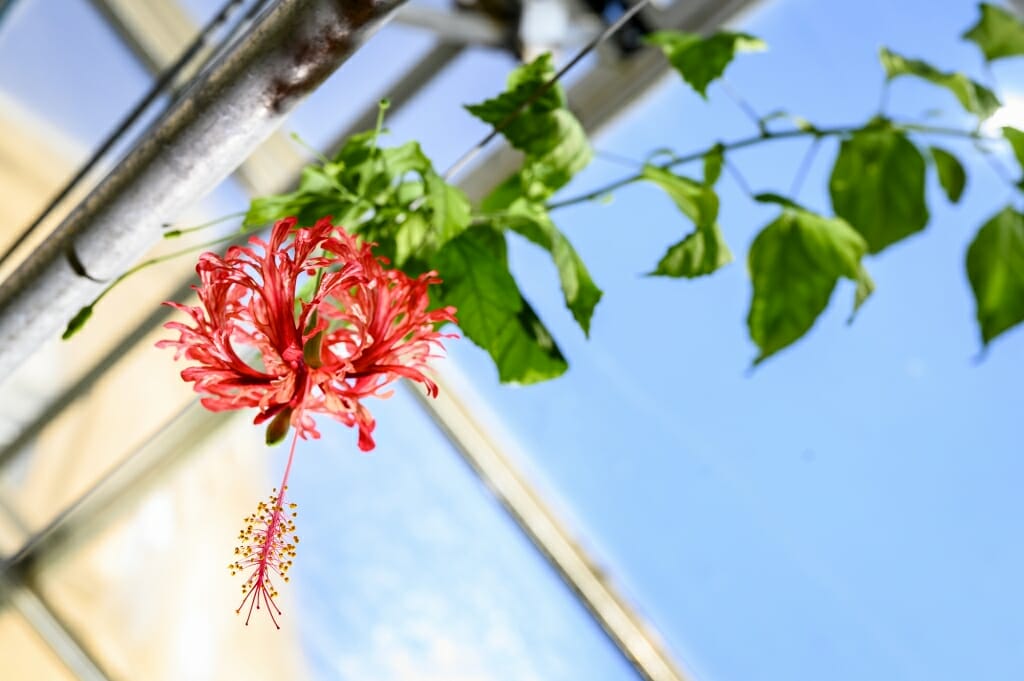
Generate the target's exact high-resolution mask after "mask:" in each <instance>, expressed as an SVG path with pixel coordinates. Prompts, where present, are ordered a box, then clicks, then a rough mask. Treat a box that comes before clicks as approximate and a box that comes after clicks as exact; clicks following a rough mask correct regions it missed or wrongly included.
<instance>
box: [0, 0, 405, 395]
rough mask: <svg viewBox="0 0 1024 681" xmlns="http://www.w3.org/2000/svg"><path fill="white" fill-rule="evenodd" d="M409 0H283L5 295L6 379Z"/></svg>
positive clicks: (1, 306)
mask: <svg viewBox="0 0 1024 681" xmlns="http://www.w3.org/2000/svg"><path fill="white" fill-rule="evenodd" d="M403 1H404V0H279V1H278V2H277V3H276V4H275V5H274V6H273V7H271V8H270V9H268V10H267V11H266V12H265V13H264V15H263V16H262V17H260V19H259V20H258V21H257V22H256V23H255V24H254V26H253V27H252V29H250V31H249V32H248V33H246V34H245V35H244V36H243V37H242V38H240V39H239V41H238V43H237V44H236V45H234V46H233V47H232V48H231V49H230V50H229V51H228V52H226V53H225V54H224V55H223V56H222V57H221V58H220V59H219V60H218V61H217V62H216V63H214V64H213V65H211V67H210V68H209V69H208V70H207V71H206V73H205V74H204V75H203V76H202V77H201V78H200V79H199V80H198V81H197V82H196V83H195V84H194V85H192V86H191V87H190V88H189V89H188V90H187V91H186V92H185V93H184V94H183V96H182V97H181V98H180V99H179V100H178V102H177V103H176V104H174V106H172V107H171V109H170V110H168V111H167V113H166V114H164V116H163V117H161V119H160V120H159V121H157V123H156V124H155V125H154V126H153V128H152V129H151V130H150V131H149V132H148V133H147V134H146V135H145V136H144V137H143V139H142V140H141V141H140V142H139V143H138V144H137V145H136V146H135V147H134V148H133V149H132V150H131V151H130V152H129V153H128V155H127V156H126V157H125V158H124V160H123V161H121V162H120V163H119V164H118V165H117V167H116V168H114V170H113V171H111V173H110V174H109V175H108V176H107V177H106V178H105V179H104V180H103V181H102V182H100V184H99V185H98V186H97V187H96V188H95V189H94V190H93V191H92V193H91V194H90V195H89V196H88V197H86V199H85V200H84V201H82V203H81V204H79V205H78V206H77V207H76V208H75V209H74V210H73V211H72V212H71V214H70V215H68V217H67V218H65V219H64V221H63V222H62V223H61V224H60V225H59V226H58V227H57V229H56V230H55V232H54V234H53V235H51V237H50V238H49V239H48V240H47V241H46V242H45V243H44V244H43V245H42V246H41V247H40V248H39V249H38V250H36V251H35V252H34V253H32V255H30V256H29V257H28V259H26V261H25V262H24V263H22V264H21V266H20V267H19V268H18V269H17V270H16V271H15V272H14V273H13V274H12V275H11V276H10V277H9V278H8V279H7V280H6V281H4V282H3V284H2V285H0V380H3V379H5V378H7V377H8V376H9V375H10V374H11V373H12V371H13V370H14V369H15V368H17V366H18V365H19V364H20V363H21V362H22V361H23V360H24V359H25V358H26V357H27V356H28V355H29V354H31V353H32V351H33V350H35V349H36V348H37V347H39V346H40V345H41V344H42V343H43V342H44V341H46V340H47V339H49V338H51V337H53V336H54V335H56V334H58V333H59V332H60V331H61V330H62V329H63V327H64V326H65V325H66V324H67V322H68V320H69V319H70V318H71V317H72V316H73V315H74V314H75V313H76V312H77V311H78V310H79V309H80V308H81V307H82V306H83V305H85V304H87V303H88V302H89V301H90V300H91V299H92V298H93V297H95V296H96V295H97V294H98V293H99V291H100V290H101V289H102V288H103V287H104V285H105V284H106V282H108V281H110V280H111V279H113V278H114V277H116V276H117V275H118V274H120V273H121V272H123V271H124V270H126V269H127V268H128V267H129V266H131V264H132V263H133V262H135V261H136V260H137V259H138V258H139V257H141V256H142V255H143V254H144V253H145V252H146V251H147V250H148V249H149V248H150V247H152V246H153V245H154V244H155V243H156V242H157V241H158V240H159V239H160V237H161V225H163V224H165V223H169V222H173V220H174V219H175V218H176V217H177V215H178V214H179V213H180V212H181V211H182V210H184V209H185V208H186V207H188V206H189V205H190V204H192V203H194V202H195V201H196V200H198V199H199V198H201V197H202V196H204V195H205V194H207V193H208V192H210V191H211V190H212V189H213V188H214V187H216V186H217V185H218V184H219V183H220V182H221V181H222V180H223V179H224V178H225V177H227V176H228V175H229V174H230V173H231V171H233V170H234V169H235V168H236V167H237V166H238V165H239V164H240V163H241V162H242V161H243V160H245V158H246V157H247V156H248V155H249V154H250V153H251V152H252V151H253V150H254V149H255V148H256V147H257V146H259V144H260V143H261V142H263V141H264V140H265V139H266V138H267V137H269V136H270V134H271V133H272V132H273V131H274V130H275V129H276V128H277V127H278V126H279V125H280V124H281V123H282V122H283V121H284V119H285V117H286V116H287V114H288V112H289V111H291V109H292V108H293V107H294V106H295V105H296V104H297V103H298V102H299V101H301V100H302V98H303V97H305V96H306V95H308V94H309V93H310V92H312V91H313V90H315V89H316V87H317V86H318V85H320V84H321V83H322V82H323V81H324V80H326V79H327V77H328V76H329V75H330V74H331V73H332V72H333V71H334V70H335V69H336V68H338V66H340V65H341V64H342V63H343V62H344V61H345V60H346V59H347V58H348V57H349V56H350V55H351V54H352V53H353V52H355V50H356V49H357V48H358V47H359V46H360V45H361V44H362V42H363V41H364V40H365V39H366V38H367V37H368V36H369V35H370V34H371V33H372V32H373V31H374V30H376V29H377V28H378V27H379V26H380V25H381V24H382V23H383V22H384V20H386V19H387V18H388V16H389V15H390V13H391V12H392V10H394V9H395V8H396V7H398V6H399V5H401V4H402V2H403Z"/></svg>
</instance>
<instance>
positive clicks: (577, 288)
mask: <svg viewBox="0 0 1024 681" xmlns="http://www.w3.org/2000/svg"><path fill="white" fill-rule="evenodd" d="M498 222H499V223H501V224H507V225H508V226H509V227H510V228H511V229H513V230H515V231H516V232H518V233H520V234H522V235H523V236H525V237H526V238H527V239H529V240H530V241H532V242H533V243H535V244H537V245H538V246H540V247H541V248H543V249H545V250H547V251H548V252H549V253H551V258H552V260H554V262H555V267H556V268H557V269H558V278H559V280H560V281H561V284H562V295H563V296H564V297H565V305H566V307H568V308H569V311H570V312H572V316H573V318H574V319H575V320H576V322H577V323H578V324H579V325H580V328H581V329H583V333H584V334H586V335H587V336H589V335H590V319H591V317H593V315H594V308H595V307H597V304H598V302H600V300H601V296H602V295H604V294H603V293H602V291H601V289H600V288H598V287H597V284H595V283H594V280H593V279H592V278H591V276H590V272H589V271H587V267H586V265H584V264H583V259H582V258H580V255H579V253H577V252H576V249H575V248H573V246H572V244H571V243H570V242H569V239H567V238H566V236H565V235H564V234H562V232H561V231H560V230H559V229H558V228H557V227H555V224H554V223H553V222H552V221H551V217H550V216H549V215H548V211H547V209H546V208H545V207H544V206H543V205H538V204H535V203H530V202H529V201H527V200H526V199H517V200H516V201H515V202H514V203H513V204H512V205H511V206H509V207H508V210H507V212H506V214H505V216H504V219H502V220H499V221H498Z"/></svg>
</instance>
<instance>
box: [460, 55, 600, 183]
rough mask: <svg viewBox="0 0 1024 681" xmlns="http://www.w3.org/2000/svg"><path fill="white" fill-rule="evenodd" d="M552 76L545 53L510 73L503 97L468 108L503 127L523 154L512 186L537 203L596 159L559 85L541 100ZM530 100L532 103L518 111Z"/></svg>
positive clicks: (551, 66) (511, 141) (512, 143)
mask: <svg viewBox="0 0 1024 681" xmlns="http://www.w3.org/2000/svg"><path fill="white" fill-rule="evenodd" d="M554 74H555V69H554V66H553V65H552V62H551V55H549V54H544V55H541V56H540V57H538V58H537V59H535V60H534V61H533V62H531V63H529V64H525V65H523V66H520V67H519V68H517V69H516V70H515V71H513V72H512V75H511V76H509V81H508V90H506V91H505V92H504V93H502V94H500V95H498V96H497V97H494V98H492V99H488V100H486V101H484V102H481V103H480V104H470V105H467V106H466V109H467V110H468V111H469V112H470V113H472V114H473V115H474V116H476V117H477V118H479V119H481V120H482V121H484V122H486V123H488V124H490V125H492V126H495V127H499V126H504V127H502V128H501V134H502V135H504V137H505V138H506V139H507V140H508V141H509V143H510V144H511V145H512V146H513V147H515V148H517V149H519V150H521V151H522V152H523V153H524V154H525V158H524V160H523V167H522V169H521V170H520V171H519V172H518V173H516V174H515V175H514V176H513V178H511V179H510V180H509V181H508V182H511V186H512V188H513V190H514V191H515V193H516V195H517V196H525V197H527V198H529V199H531V200H533V201H535V202H536V201H544V200H545V199H547V198H548V197H550V196H551V195H552V194H554V193H555V191H557V190H558V189H560V188H561V187H563V186H564V185H565V184H567V183H568V182H569V180H571V179H572V177H573V176H574V175H575V174H576V173H578V172H579V171H580V170H582V169H583V168H584V167H586V166H587V164H588V163H590V160H591V157H592V156H593V151H592V149H591V147H590V142H589V141H588V139H587V134H586V131H585V130H584V129H583V126H582V125H581V124H580V122H579V120H577V118H576V116H575V115H573V113H572V112H571V111H569V109H568V108H567V107H566V101H565V94H564V92H563V91H562V88H561V86H560V85H557V84H556V85H554V86H552V87H551V88H550V89H548V90H547V91H545V92H544V94H543V95H541V96H540V97H537V93H538V92H540V91H541V89H542V88H543V87H544V85H545V83H547V82H548V81H549V80H550V79H551V78H552V77H553V76H554ZM526 102H531V103H530V104H529V105H527V106H525V107H524V108H522V111H521V112H519V113H517V111H519V109H520V107H523V105H524V104H525V103H526ZM508 182H507V183H508ZM507 183H506V184H507Z"/></svg>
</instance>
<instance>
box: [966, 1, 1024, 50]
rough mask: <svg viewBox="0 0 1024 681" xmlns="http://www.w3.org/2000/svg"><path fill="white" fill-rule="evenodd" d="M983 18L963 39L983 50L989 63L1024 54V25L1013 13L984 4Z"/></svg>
mask: <svg viewBox="0 0 1024 681" xmlns="http://www.w3.org/2000/svg"><path fill="white" fill-rule="evenodd" d="M980 8H981V18H980V19H978V23H977V24H975V25H974V26H973V27H972V28H971V29H970V30H968V31H967V32H966V33H964V35H963V38H964V39H965V40H970V41H971V42H972V43H974V44H975V45H977V46H978V47H980V48H981V51H982V52H983V53H984V54H985V59H986V60H987V61H995V60H996V59H1002V58H1004V57H1015V56H1017V55H1019V54H1024V23H1021V21H1020V19H1018V18H1017V17H1016V16H1015V15H1014V14H1013V13H1012V12H1008V11H1006V10H1005V9H1003V8H1002V7H998V6H996V5H990V4H989V3H987V2H983V3H981V5H980Z"/></svg>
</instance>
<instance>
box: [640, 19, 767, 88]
mask: <svg viewBox="0 0 1024 681" xmlns="http://www.w3.org/2000/svg"><path fill="white" fill-rule="evenodd" d="M644 41H645V42H646V43H647V44H649V45H656V46H657V47H660V48H661V49H662V51H663V52H664V53H665V57H666V58H667V59H668V61H669V63H670V64H672V67H673V68H674V69H675V70H676V71H678V72H679V75H681V76H682V77H683V80H685V81H686V82H687V83H689V84H690V87H692V88H693V89H694V90H696V91H697V93H698V94H699V95H700V96H701V97H704V98H707V89H708V85H710V84H711V82H712V81H714V80H715V79H717V78H720V77H721V76H722V74H723V73H725V69H726V67H727V66H728V65H729V63H730V62H731V61H732V60H733V58H734V57H735V56H736V54H737V53H738V52H756V51H760V50H764V49H765V48H766V45H765V44H764V41H762V40H760V39H758V38H755V37H754V36H752V35H747V34H746V33H731V32H729V31H719V32H718V33H715V34H713V35H710V36H708V37H706V38H705V37H702V36H700V35H698V34H696V33H686V32H684V31H658V32H657V33H652V34H651V35H649V36H647V37H646V38H644Z"/></svg>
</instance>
